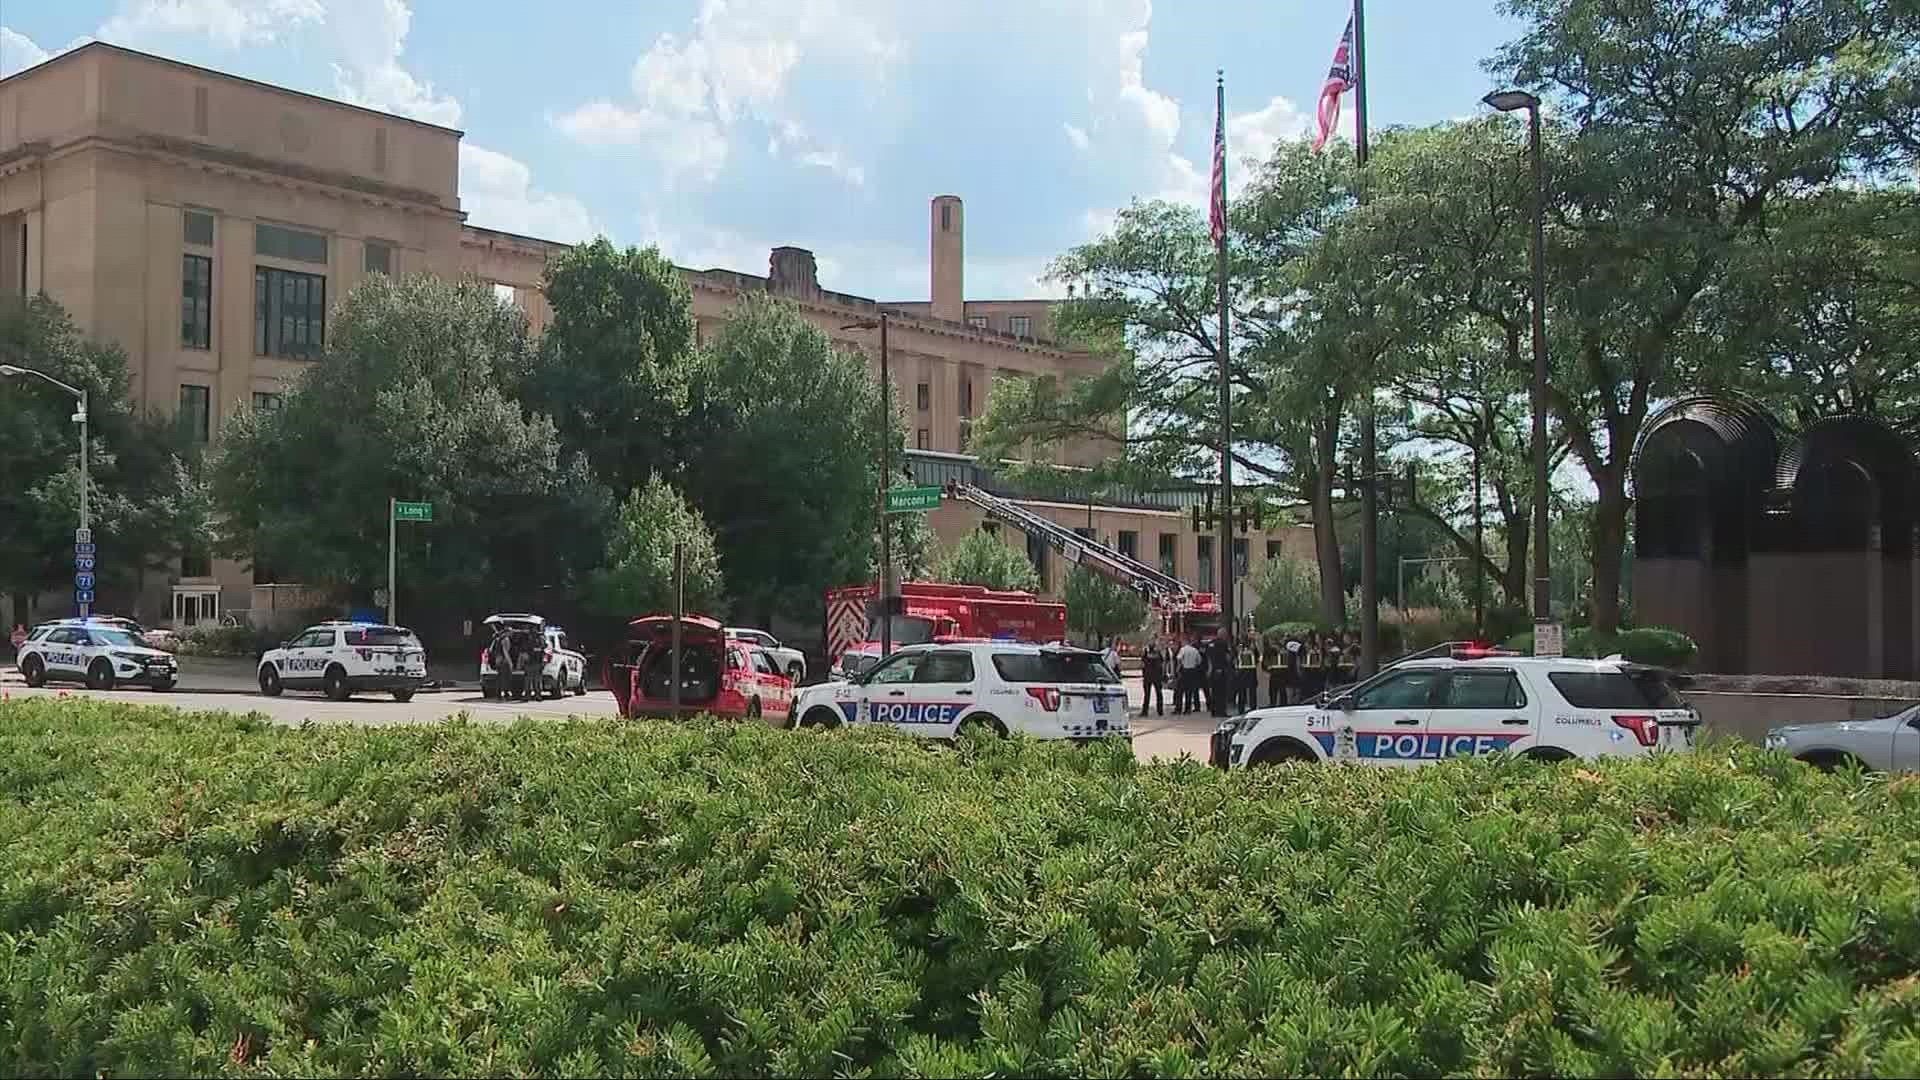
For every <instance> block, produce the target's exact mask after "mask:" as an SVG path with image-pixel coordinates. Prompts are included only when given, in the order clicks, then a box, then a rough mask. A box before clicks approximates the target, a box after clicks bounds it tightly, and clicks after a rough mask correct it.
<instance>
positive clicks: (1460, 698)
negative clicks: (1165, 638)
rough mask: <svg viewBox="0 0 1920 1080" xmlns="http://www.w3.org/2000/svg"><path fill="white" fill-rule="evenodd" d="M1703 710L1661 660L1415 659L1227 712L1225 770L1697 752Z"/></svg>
mask: <svg viewBox="0 0 1920 1080" xmlns="http://www.w3.org/2000/svg"><path fill="white" fill-rule="evenodd" d="M1699 726H1700V718H1699V716H1698V714H1696V713H1695V712H1694V710H1693V709H1692V708H1691V707H1690V706H1689V705H1687V704H1686V703H1685V702H1684V701H1682V700H1681V699H1680V697H1679V695H1677V694H1675V693H1674V691H1673V689H1672V687H1671V686H1669V685H1668V683H1667V681H1666V673H1665V672H1663V671H1662V670H1660V669H1659V668H1651V667H1644V666H1642V665H1639V664H1631V663H1627V662H1625V661H1621V660H1618V659H1609V660H1569V659H1560V658H1553V657H1532V656H1484V657H1460V658H1455V657H1443V658H1435V659H1421V660H1408V661H1404V662H1402V663H1400V664H1396V665H1394V666H1393V667H1390V668H1387V669H1386V670H1385V671H1382V672H1380V673H1379V674H1378V675H1375V676H1374V677H1373V678H1371V679H1368V680H1367V681H1366V682H1364V683H1361V684H1359V685H1357V686H1352V687H1347V688H1345V689H1342V690H1340V691H1337V692H1335V693H1333V694H1331V695H1328V696H1327V697H1326V699H1325V700H1323V701H1321V702H1319V703H1315V704H1311V705H1294V706H1288V707H1285V708H1275V709H1258V710H1255V711H1253V712H1249V713H1247V714H1246V715H1244V716H1237V717H1234V718H1233V719H1231V720H1227V721H1223V722H1222V723H1221V725H1220V727H1219V729H1218V730H1216V731H1215V732H1214V733H1213V739H1212V743H1211V745H1210V747H1209V757H1210V759H1211V761H1212V763H1213V764H1214V765H1216V766H1219V767H1220V768H1240V767H1244V766H1249V765H1269V764H1277V763H1280V762H1284V761H1339V762H1349V763H1353V764H1359V765H1380V766H1387V767H1392V768H1410V767H1413V766H1416V765H1426V764H1430V763H1432V762H1435V761H1443V760H1446V759H1448V758H1456V757H1477V756H1481V755H1485V754H1496V753H1510V754H1516V755H1519V756H1522V757H1528V758H1535V759H1539V760H1544V761H1563V760H1567V759H1569V758H1591V757H1609V756H1610V757H1638V756H1641V755H1645V754H1650V753H1653V752H1655V751H1659V750H1671V751H1683V752H1684V751H1690V750H1692V749H1693V744H1694V732H1695V730H1696V729H1697V728H1698V727H1699Z"/></svg>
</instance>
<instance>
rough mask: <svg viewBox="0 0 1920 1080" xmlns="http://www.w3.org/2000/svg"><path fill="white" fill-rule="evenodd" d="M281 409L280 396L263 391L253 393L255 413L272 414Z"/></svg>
mask: <svg viewBox="0 0 1920 1080" xmlns="http://www.w3.org/2000/svg"><path fill="white" fill-rule="evenodd" d="M279 407H280V395H279V394H269V393H267V392H265V391H263V390H255V391H254V392H253V411H254V412H272V411H273V410H275V409H277V408H279Z"/></svg>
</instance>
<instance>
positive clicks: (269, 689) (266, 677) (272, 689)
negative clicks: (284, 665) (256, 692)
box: [260, 664, 284, 697]
mask: <svg viewBox="0 0 1920 1080" xmlns="http://www.w3.org/2000/svg"><path fill="white" fill-rule="evenodd" d="M282 689H284V687H282V686H281V685H280V669H279V668H276V667H274V666H273V665H272V664H262V665H260V692H261V693H263V694H265V695H267V696H268V697H279V696H280V691H281V690H282Z"/></svg>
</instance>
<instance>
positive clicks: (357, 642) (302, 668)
mask: <svg viewBox="0 0 1920 1080" xmlns="http://www.w3.org/2000/svg"><path fill="white" fill-rule="evenodd" d="M259 678H260V692H261V693H263V694H265V695H267V696H268V697H278V696H279V695H280V692H281V691H282V690H322V691H325V692H326V695H327V696H328V697H330V698H332V699H333V700H335V701H345V700H346V699H347V698H349V697H352V696H353V694H354V692H355V691H359V690H375V691H379V690H384V691H387V692H389V693H391V694H393V697H394V700H395V701H406V700H408V699H410V698H412V697H413V694H414V691H416V690H418V689H420V687H421V686H422V685H423V684H424V683H425V682H426V681H427V650H426V647H425V646H423V645H421V644H420V639H419V638H417V637H415V636H414V635H413V631H411V630H408V629H407V628H406V627H404V626H382V625H380V624H378V623H356V622H326V623H321V624H319V625H318V626H310V627H308V628H307V629H305V630H303V631H301V632H300V634H299V636H297V637H295V638H293V639H291V640H289V641H287V642H285V643H283V644H282V645H281V646H280V647H279V648H277V649H268V650H267V651H266V652H265V653H264V654H262V655H261V657H260V668H259Z"/></svg>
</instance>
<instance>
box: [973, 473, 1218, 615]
mask: <svg viewBox="0 0 1920 1080" xmlns="http://www.w3.org/2000/svg"><path fill="white" fill-rule="evenodd" d="M946 493H947V496H948V497H949V498H954V499H959V500H960V501H961V502H965V503H970V504H971V505H973V506H977V507H979V508H980V511H981V512H982V513H984V514H986V515H987V516H988V517H990V518H992V519H994V520H995V521H999V522H1003V523H1005V524H1008V525H1011V526H1013V527H1014V528H1016V529H1019V530H1020V531H1021V532H1023V533H1026V534H1027V535H1028V536H1038V537H1040V538H1041V539H1042V540H1045V541H1046V542H1047V544H1048V545H1049V546H1051V547H1052V548H1053V549H1054V550H1055V551H1058V552H1059V553H1060V557H1061V558H1063V559H1065V560H1067V561H1068V562H1070V563H1073V564H1074V565H1076V566H1084V567H1086V568H1087V569H1089V570H1092V571H1094V572H1095V573H1098V574H1101V575H1102V576H1104V577H1107V578H1109V579H1111V580H1113V581H1117V582H1119V583H1120V584H1122V585H1125V586H1127V587H1128V588H1130V589H1132V590H1134V591H1135V592H1137V593H1140V594H1141V595H1143V596H1145V597H1146V598H1147V602H1148V603H1149V604H1151V605H1152V606H1153V607H1154V608H1155V609H1157V610H1159V611H1160V612H1162V613H1163V614H1178V613H1185V612H1205V611H1212V610H1216V607H1215V604H1214V600H1213V595H1212V594H1211V593H1202V592H1196V591H1195V590H1194V589H1193V588H1192V587H1190V586H1189V585H1188V584H1187V583H1186V582H1184V581H1181V580H1180V579H1179V578H1177V577H1174V576H1173V575H1172V574H1165V573H1161V572H1160V571H1159V570H1157V569H1155V568H1154V567H1151V566H1148V565H1147V564H1146V563H1143V562H1141V561H1140V560H1139V559H1136V558H1134V557H1132V556H1131V555H1127V554H1124V553H1122V552H1120V551H1119V550H1117V549H1115V548H1111V547H1108V546H1107V545H1105V544H1102V543H1100V542H1099V541H1097V540H1094V539H1091V538H1089V537H1086V536H1082V535H1080V534H1079V533H1077V532H1074V531H1073V530H1072V529H1069V528H1067V527H1066V526H1064V525H1061V524H1059V523H1057V522H1055V521H1052V520H1050V519H1048V518H1046V517H1043V516H1041V515H1039V514H1036V513H1034V512H1033V511H1031V510H1029V509H1027V508H1026V507H1024V506H1021V505H1020V504H1019V503H1016V502H1014V501H1012V500H1011V499H1003V498H1000V497H999V496H997V495H991V494H988V493H987V492H985V491H983V490H981V489H980V488H977V487H974V486H973V485H971V484H963V483H961V482H960V481H958V480H949V481H948V482H947V486H946Z"/></svg>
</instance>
